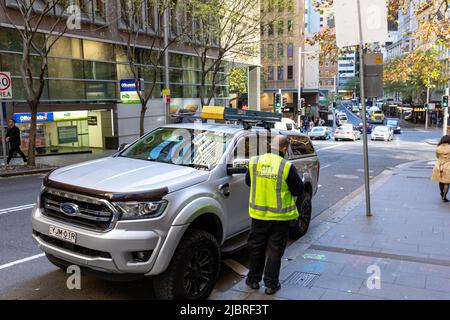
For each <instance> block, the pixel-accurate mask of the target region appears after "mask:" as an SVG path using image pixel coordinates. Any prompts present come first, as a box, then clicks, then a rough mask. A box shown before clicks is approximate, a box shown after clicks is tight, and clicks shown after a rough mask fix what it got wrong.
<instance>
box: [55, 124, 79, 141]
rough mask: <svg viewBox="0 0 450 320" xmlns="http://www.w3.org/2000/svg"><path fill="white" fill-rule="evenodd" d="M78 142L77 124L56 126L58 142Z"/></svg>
mask: <svg viewBox="0 0 450 320" xmlns="http://www.w3.org/2000/svg"><path fill="white" fill-rule="evenodd" d="M75 142H78V132H77V126H67V127H58V144H63V143H75Z"/></svg>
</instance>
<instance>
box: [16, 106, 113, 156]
mask: <svg viewBox="0 0 450 320" xmlns="http://www.w3.org/2000/svg"><path fill="white" fill-rule="evenodd" d="M14 119H15V120H16V122H17V126H18V127H19V128H20V130H21V136H22V148H23V149H25V150H28V144H29V136H30V120H31V115H30V114H27V113H16V114H14ZM111 123H112V121H111V112H110V111H108V110H99V111H67V112H64V111H58V112H39V113H38V124H37V131H36V153H37V154H38V155H48V154H64V153H80V152H92V149H94V148H98V149H104V148H105V136H110V135H111V127H112V124H111Z"/></svg>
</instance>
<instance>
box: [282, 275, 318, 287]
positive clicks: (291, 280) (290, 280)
mask: <svg viewBox="0 0 450 320" xmlns="http://www.w3.org/2000/svg"><path fill="white" fill-rule="evenodd" d="M319 276H320V275H319V274H315V273H309V272H299V271H294V272H292V273H291V274H290V275H289V277H287V279H286V280H285V281H284V284H285V285H294V286H298V287H307V288H310V287H312V285H313V283H314V281H315V280H316V279H317V278H319Z"/></svg>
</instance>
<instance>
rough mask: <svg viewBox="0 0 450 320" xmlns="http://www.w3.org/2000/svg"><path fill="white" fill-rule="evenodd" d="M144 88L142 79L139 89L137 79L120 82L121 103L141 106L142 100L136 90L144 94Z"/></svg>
mask: <svg viewBox="0 0 450 320" xmlns="http://www.w3.org/2000/svg"><path fill="white" fill-rule="evenodd" d="M143 86H144V79H140V81H139V88H136V81H135V79H122V80H120V102H121V103H127V104H140V103H141V100H140V99H139V95H138V93H137V91H136V90H139V91H141V92H142V88H143Z"/></svg>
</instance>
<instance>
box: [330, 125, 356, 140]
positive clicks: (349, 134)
mask: <svg viewBox="0 0 450 320" xmlns="http://www.w3.org/2000/svg"><path fill="white" fill-rule="evenodd" d="M359 139H361V133H360V132H359V131H358V130H357V129H356V128H355V127H353V125H351V124H348V125H342V126H340V127H338V128H337V129H336V131H335V132H334V140H335V141H340V140H353V141H356V140H359Z"/></svg>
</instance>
